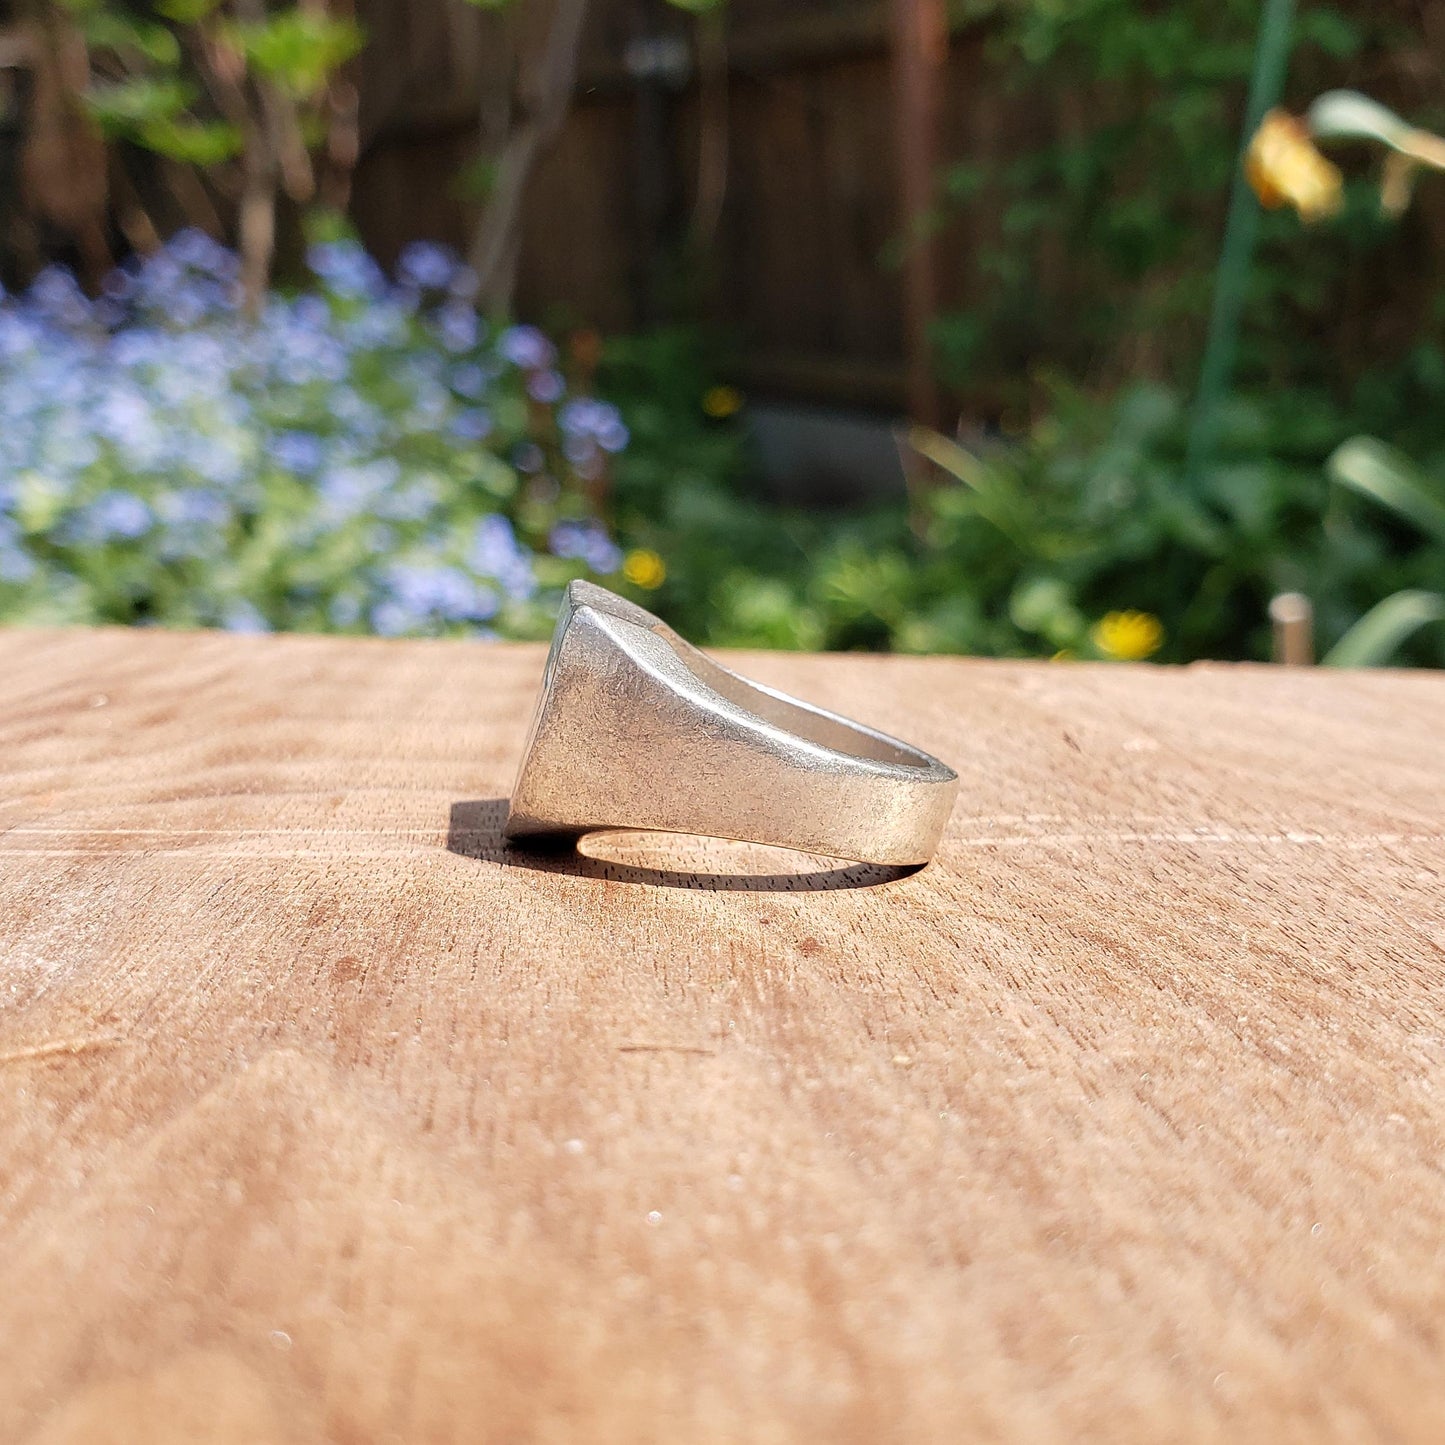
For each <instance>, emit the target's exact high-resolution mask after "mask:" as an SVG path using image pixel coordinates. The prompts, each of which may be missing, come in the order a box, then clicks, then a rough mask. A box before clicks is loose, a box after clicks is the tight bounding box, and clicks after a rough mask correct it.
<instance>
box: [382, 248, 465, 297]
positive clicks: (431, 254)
mask: <svg viewBox="0 0 1445 1445" xmlns="http://www.w3.org/2000/svg"><path fill="white" fill-rule="evenodd" d="M457 264H458V263H457V258H456V253H455V252H454V251H452V250H451V249H450V248H449V247H447V246H440V245H438V244H437V243H436V242H435V241H412V242H411V243H410V244H409V245H407V246H406V247H404V248H403V250H402V253H401V255H400V257H398V259H397V263H396V274H397V275H398V277H400V278H401V280H402V282H403V283H404V284H405V285H408V286H416V287H419V288H420V289H421V290H424V291H427V290H435V291H442V290H445V289H446V287H447V286H448V285H449V284H450V283H451V281H452V278H453V277H454V276H455V275H456V272H457Z"/></svg>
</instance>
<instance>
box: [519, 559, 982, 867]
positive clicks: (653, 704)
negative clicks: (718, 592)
mask: <svg viewBox="0 0 1445 1445" xmlns="http://www.w3.org/2000/svg"><path fill="white" fill-rule="evenodd" d="M957 791H958V775H957V774H956V773H955V772H954V771H953V769H952V768H950V767H947V766H946V765H945V764H943V763H941V762H939V760H938V759H937V758H934V757H930V756H929V754H927V753H925V752H922V751H920V750H919V749H918V748H914V747H910V746H909V745H908V744H907V743H902V742H899V741H898V740H897V739H896V738H891V737H888V736H887V735H886V734H884V733H880V732H875V731H874V730H873V729H872V728H867V727H864V726H862V725H861V724H860V723H855V722H852V721H850V720H849V719H847V718H844V717H839V716H838V715H837V714H835V713H830V712H825V711H824V710H823V709H822V708H816V707H812V706H811V705H809V704H808V703H805V702H799V701H797V700H795V699H793V698H790V697H787V696H786V695H784V694H783V693H780V692H774V691H773V689H772V688H768V687H762V686H760V685H759V684H757V683H753V682H749V681H747V680H746V679H745V678H742V677H739V676H738V675H737V674H736V673H733V672H729V671H728V669H727V668H725V667H721V666H719V665H718V664H717V663H715V662H713V661H712V660H711V659H710V658H708V657H706V656H704V655H703V653H701V652H699V651H698V649H697V648H695V647H693V646H692V645H691V644H690V643H687V642H685V641H683V639H682V638H681V637H679V636H678V635H677V633H675V632H674V631H673V630H672V629H671V628H670V627H668V626H667V625H666V623H664V622H662V621H660V620H659V619H658V618H656V617H654V616H653V615H652V613H650V612H648V611H646V610H644V609H643V608H641V607H638V606H636V605H635V604H634V603H631V602H628V601H625V600H624V599H623V598H621V597H618V596H616V595H615V594H613V593H611V592H608V591H607V590H606V589H605V588H602V587H598V586H595V585H594V584H592V583H590V582H581V581H578V582H573V583H572V584H571V585H570V586H569V587H568V589H567V595H566V597H565V599H564V600H563V603H562V611H561V615H560V616H559V617H558V619H557V629H556V631H555V632H554V633H553V636H552V650H551V652H550V653H549V655H548V657H547V667H546V671H545V673H544V675H543V679H542V691H541V695H540V696H539V698H538V700H537V707H536V711H535V713H534V715H533V718H532V725H531V729H530V732H529V734H528V737H527V743H526V747H525V749H524V752H523V757H522V765H521V769H520V771H519V773H518V775H517V784H516V787H515V788H514V789H513V791H512V800H511V807H510V809H509V811H508V814H507V825H506V834H507V837H509V838H513V839H524V838H547V837H553V838H574V839H575V838H577V837H580V836H581V835H582V834H583V833H589V832H594V831H596V830H599V829H619V828H626V829H644V830H647V831H659V832H669V833H696V834H703V835H705V836H708V837H713V838H733V839H739V840H742V841H744V842H749V843H765V844H769V845H772V846H775V847H782V848H795V849H799V850H801V851H803V852H807V853H820V854H825V855H827V856H829V857H833V858H846V859H850V860H854V861H857V862H861V863H880V864H888V865H895V866H912V865H918V864H922V863H927V862H928V860H929V859H930V858H932V857H933V854H934V851H935V849H936V848H937V847H938V840H939V838H940V837H941V836H942V833H943V828H944V825H945V824H946V823H947V821H948V815H949V812H950V811H951V809H952V807H953V799H954V795H955V794H956V793H957Z"/></svg>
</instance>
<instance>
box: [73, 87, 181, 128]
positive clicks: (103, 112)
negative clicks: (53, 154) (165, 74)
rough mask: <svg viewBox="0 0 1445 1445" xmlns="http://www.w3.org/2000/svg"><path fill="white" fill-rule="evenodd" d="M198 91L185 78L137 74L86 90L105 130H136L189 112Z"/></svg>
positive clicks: (94, 112) (94, 114)
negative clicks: (162, 77)
mask: <svg viewBox="0 0 1445 1445" xmlns="http://www.w3.org/2000/svg"><path fill="white" fill-rule="evenodd" d="M194 99H195V92H194V91H193V90H192V89H191V87H190V86H189V85H187V84H186V83H185V81H183V80H177V79H173V78H166V79H158V78H155V77H152V76H136V77H135V78H134V79H132V80H121V81H117V82H115V83H114V84H113V85H97V86H95V87H93V88H92V89H91V90H89V91H87V92H86V95H85V104H86V108H87V109H88V110H89V111H90V113H91V114H92V115H93V116H94V117H95V119H96V121H97V123H98V124H99V125H100V126H101V128H102V129H104V130H110V131H116V132H120V133H122V134H134V133H135V132H136V131H137V130H139V129H140V128H142V127H144V126H147V125H154V124H156V123H158V122H163V121H168V120H174V119H175V118H176V117H178V116H180V115H183V114H184V113H185V110H186V107H187V106H189V105H190V103H191V102H192V100H194Z"/></svg>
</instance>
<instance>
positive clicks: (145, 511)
mask: <svg viewBox="0 0 1445 1445" xmlns="http://www.w3.org/2000/svg"><path fill="white" fill-rule="evenodd" d="M154 520H155V519H154V517H153V516H152V514H151V509H150V508H149V507H148V506H146V504H145V503H144V502H143V501H141V499H140V498H139V497H138V496H136V495H135V493H134V492H107V493H105V495H104V496H102V497H98V498H97V499H96V500H95V501H93V502H92V503H91V504H90V505H89V506H88V507H87V508H86V509H85V511H84V512H83V513H82V516H81V523H80V525H81V532H82V534H83V535H84V536H85V537H86V539H87V540H89V541H95V542H115V541H120V542H133V541H134V540H135V539H136V538H137V537H141V536H144V535H145V533H147V532H148V531H150V529H151V524H152V522H153V521H154Z"/></svg>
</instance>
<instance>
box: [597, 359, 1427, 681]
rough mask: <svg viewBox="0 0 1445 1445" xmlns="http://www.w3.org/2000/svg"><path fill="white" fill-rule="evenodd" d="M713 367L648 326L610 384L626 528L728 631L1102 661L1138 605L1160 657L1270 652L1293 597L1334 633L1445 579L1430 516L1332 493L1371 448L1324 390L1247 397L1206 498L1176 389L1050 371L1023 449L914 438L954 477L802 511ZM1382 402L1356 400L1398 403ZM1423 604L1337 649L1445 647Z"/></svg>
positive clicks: (689, 601) (708, 632)
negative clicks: (1159, 639)
mask: <svg viewBox="0 0 1445 1445" xmlns="http://www.w3.org/2000/svg"><path fill="white" fill-rule="evenodd" d="M709 361H710V358H709V355H708V352H707V349H706V348H705V347H704V346H703V345H702V344H701V343H700V342H699V341H698V339H697V338H696V337H695V336H691V335H689V334H687V333H668V334H663V335H659V336H653V337H650V338H633V339H628V340H625V341H618V342H614V343H612V344H611V346H610V347H609V351H608V361H607V364H606V365H605V367H604V369H603V372H602V375H601V381H602V383H603V384H604V386H605V388H606V391H607V394H608V395H609V396H611V397H613V398H614V399H616V400H617V401H618V402H619V403H620V404H621V406H622V408H623V412H624V415H625V417H626V419H627V422H628V425H629V428H630V430H631V432H632V437H633V442H632V445H631V447H630V448H629V449H628V451H627V453H626V454H625V455H624V456H623V457H621V458H619V461H618V466H617V473H616V494H615V497H614V507H615V513H616V519H617V531H618V536H619V540H620V541H621V542H622V543H623V544H624V546H633V547H647V548H649V549H651V550H653V551H656V552H657V553H659V554H660V555H661V557H662V558H663V559H664V561H665V562H666V565H667V579H666V581H665V582H664V583H663V585H662V586H661V587H660V588H659V589H657V591H656V592H655V593H653V594H652V595H651V599H650V601H649V605H651V606H654V607H656V608H657V610H659V611H660V612H661V613H662V615H663V616H665V617H666V618H667V619H668V620H669V621H670V622H672V623H673V625H674V626H676V627H678V628H679V629H680V630H682V631H684V632H685V633H686V635H688V636H691V637H696V638H698V639H699V640H702V641H705V642H708V643H710V644H713V645H717V646H764V647H795V648H819V647H826V648H885V649H895V650H901V651H915V652H967V653H976V654H983V655H992V656H1025V657H1027V656H1033V657H1037V656H1052V655H1054V654H1055V653H1060V652H1062V653H1065V654H1069V655H1074V656H1080V657H1094V656H1100V655H1102V654H1103V653H1104V651H1105V649H1103V648H1102V647H1101V645H1100V641H1099V636H1098V627H1099V623H1100V621H1101V620H1102V619H1103V618H1104V617H1106V616H1107V615H1108V614H1111V613H1115V612H1119V611H1131V610H1138V611H1141V612H1144V613H1147V614H1151V615H1152V616H1154V617H1157V618H1158V619H1159V622H1160V623H1161V624H1162V628H1163V643H1162V647H1161V648H1160V650H1159V652H1158V654H1157V655H1158V657H1159V658H1160V659H1161V660H1165V661H1176V662H1182V661H1190V660H1193V659H1195V658H1199V657H1216V658H1255V659H1260V660H1263V659H1265V658H1267V657H1268V656H1269V648H1270V629H1269V624H1268V608H1269V601H1270V599H1271V598H1272V597H1273V596H1275V595H1277V594H1278V593H1280V592H1282V591H1292V590H1300V591H1304V592H1306V593H1307V594H1308V595H1309V596H1310V597H1311V598H1312V599H1313V600H1314V603H1315V610H1316V619H1317V625H1318V631H1319V637H1320V641H1321V644H1322V646H1323V647H1325V648H1328V647H1329V646H1330V645H1331V644H1333V643H1335V642H1337V641H1339V640H1340V639H1342V638H1348V636H1349V634H1350V629H1351V627H1352V626H1353V625H1354V624H1355V623H1356V622H1357V621H1358V620H1359V619H1360V618H1361V617H1362V616H1363V615H1364V614H1366V613H1368V612H1369V611H1370V609H1371V608H1372V607H1373V606H1374V604H1375V603H1376V602H1377V601H1378V599H1380V598H1381V597H1386V596H1391V595H1392V594H1394V593H1397V592H1404V593H1410V594H1417V595H1418V594H1424V593H1430V592H1434V591H1439V590H1440V583H1441V579H1442V578H1445V546H1440V545H1433V546H1429V547H1425V548H1421V547H1420V546H1419V536H1418V534H1417V532H1416V531H1415V528H1414V526H1413V525H1409V526H1403V525H1401V523H1404V522H1409V521H1412V520H1413V519H1412V514H1411V513H1409V512H1408V511H1406V510H1403V509H1398V508H1397V509H1396V511H1395V513H1394V514H1389V513H1387V512H1385V511H1384V510H1383V509H1382V508H1381V507H1380V506H1378V505H1376V502H1377V500H1378V496H1377V495H1375V494H1372V499H1371V501H1369V502H1365V501H1360V500H1357V497H1358V493H1359V491H1360V490H1361V489H1360V488H1359V487H1354V488H1350V487H1347V486H1346V485H1343V484H1341V485H1335V486H1331V484H1330V480H1329V476H1330V475H1334V476H1336V477H1337V479H1340V480H1342V475H1341V474H1342V469H1348V470H1354V468H1353V467H1352V465H1351V461H1352V458H1353V459H1354V460H1355V461H1358V459H1359V458H1360V456H1362V455H1363V454H1364V452H1365V449H1366V444H1364V443H1360V442H1349V443H1348V445H1345V444H1346V443H1347V442H1348V434H1347V432H1346V430H1345V428H1346V426H1347V421H1346V420H1345V419H1343V418H1342V417H1341V414H1340V412H1339V409H1338V408H1337V407H1336V406H1335V405H1334V404H1333V402H1332V400H1331V398H1330V397H1329V396H1328V395H1327V394H1324V393H1288V392H1286V393H1284V394H1282V395H1279V396H1274V395H1271V394H1269V393H1257V394H1254V395H1250V396H1243V397H1236V398H1234V399H1233V400H1232V401H1231V402H1230V403H1229V404H1228V405H1227V406H1226V407H1225V408H1224V411H1223V414H1222V416H1221V418H1220V436H1219V445H1218V450H1217V453H1216V460H1215V463H1214V465H1213V466H1212V467H1211V468H1210V469H1209V470H1208V472H1207V473H1206V474H1205V476H1204V477H1203V479H1202V482H1201V487H1200V490H1199V492H1198V494H1193V493H1190V492H1188V491H1186V490H1185V488H1184V487H1183V486H1182V484H1181V477H1182V472H1183V454H1184V438H1185V426H1186V400H1185V398H1184V397H1183V396H1182V395H1181V394H1180V393H1179V392H1177V391H1174V390H1171V389H1169V388H1166V387H1162V386H1159V385H1154V384H1140V385H1137V386H1133V387H1130V388H1127V389H1125V390H1124V391H1123V392H1121V393H1120V395H1119V396H1118V397H1117V398H1116V399H1115V400H1113V401H1107V402H1101V401H1100V400H1099V399H1098V398H1097V397H1094V396H1089V395H1085V394H1083V393H1080V392H1078V391H1077V390H1075V389H1073V388H1070V387H1068V386H1065V385H1062V384H1060V383H1057V382H1055V383H1052V384H1051V385H1050V387H1049V390H1048V393H1047V402H1048V405H1047V407H1046V409H1045V411H1046V416H1045V419H1043V420H1041V421H1039V422H1037V423H1036V424H1034V425H1033V426H1032V427H1031V428H1029V429H1028V430H1027V431H1026V432H1025V433H1024V434H1022V435H1020V436H1017V437H1014V438H1011V439H1009V440H1008V441H1007V442H1004V441H1002V440H996V441H993V442H989V443H984V444H981V445H979V446H976V447H968V448H965V447H963V446H960V445H958V444H957V443H954V442H952V441H950V440H948V439H946V438H943V437H940V436H937V435H934V434H930V433H918V434H916V435H915V437H914V438H913V440H914V443H915V445H916V446H917V447H918V448H919V450H920V451H921V452H922V453H923V454H924V455H926V456H927V457H928V458H929V459H930V460H931V461H933V462H934V463H935V464H936V465H937V466H938V468H939V473H938V476H939V484H938V485H937V486H936V488H935V489H934V490H932V491H931V492H929V493H928V494H927V495H926V496H925V497H923V498H922V499H921V500H920V502H919V503H918V504H917V505H915V507H914V508H913V515H912V517H911V518H910V516H909V512H908V509H907V508H906V507H905V505H904V503H903V501H902V499H900V500H899V501H898V502H897V503H896V504H893V505H884V506H878V507H875V508H872V509H869V510H866V511H863V512H848V513H818V512H812V513H803V512H798V511H794V510H790V509H787V508H780V507H778V506H776V505H774V504H771V503H770V502H768V501H767V500H766V499H765V498H764V497H762V496H760V495H759V494H757V493H756V492H755V491H752V490H751V489H750V488H749V487H748V485H747V480H746V479H747V478H748V477H749V476H750V475H751V474H752V467H751V462H750V458H749V456H748V453H747V449H746V445H745V442H744V440H743V435H742V432H741V430H740V429H739V428H738V427H737V426H736V425H734V424H733V423H732V422H717V421H711V420H709V419H708V417H707V416H706V414H705V412H704V408H703V405H702V401H703V398H704V396H706V395H707V393H708V388H709V381H710V376H711V373H710V370H709ZM1430 370H1431V368H1430V367H1429V366H1428V365H1425V364H1424V363H1423V362H1422V359H1421V358H1418V357H1417V358H1414V359H1413V361H1412V364H1411V365H1408V366H1405V367H1402V368H1400V369H1399V371H1398V372H1397V373H1396V374H1395V375H1394V377H1393V378H1392V379H1391V382H1390V385H1389V386H1385V385H1384V381H1385V378H1383V377H1382V378H1381V379H1380V380H1381V386H1380V389H1379V395H1381V396H1384V395H1389V396H1390V397H1392V398H1394V403H1393V404H1394V405H1395V406H1401V405H1403V406H1404V407H1405V409H1406V410H1409V409H1410V408H1411V407H1412V405H1413V404H1412V403H1411V402H1410V401H1409V398H1410V396H1411V395H1412V392H1414V388H1415V387H1417V386H1418V385H1419V378H1420V376H1421V374H1425V375H1428V374H1429V373H1430ZM1411 378H1414V380H1413V381H1412V380H1411ZM1414 394H1415V395H1416V396H1418V395H1420V394H1421V393H1420V392H1414ZM1402 397H1404V398H1405V400H1404V401H1403V402H1402V401H1401V398H1402ZM1369 400H1370V398H1369V395H1368V394H1367V395H1366V397H1365V398H1364V400H1363V401H1361V402H1360V403H1359V404H1358V406H1357V408H1356V414H1360V413H1361V412H1363V413H1366V414H1372V415H1376V416H1379V417H1381V419H1384V414H1383V413H1382V412H1379V411H1376V410H1375V409H1374V408H1373V407H1371V405H1370V404H1369ZM1332 453H1334V454H1335V462H1334V463H1333V464H1332V467H1331V472H1330V473H1329V474H1328V475H1327V472H1326V465H1325V464H1326V460H1327V459H1328V458H1330V456H1331V454H1332ZM1416 484H1417V485H1421V486H1424V485H1433V483H1427V482H1425V481H1422V480H1420V479H1418V478H1417V479H1416ZM1379 490H1380V489H1379V488H1378V487H1377V488H1376V489H1375V493H1376V494H1377V493H1378V491H1379ZM1442 495H1445V493H1442ZM1416 515H1418V512H1417V513H1416ZM1397 516H1398V518H1399V522H1397V521H1396V517H1397ZM1427 610H1428V609H1426V608H1425V606H1424V604H1423V603H1421V602H1419V601H1418V600H1417V601H1416V602H1415V603H1413V604H1412V605H1411V606H1408V607H1407V606H1406V605H1405V604H1397V605H1396V606H1395V607H1394V608H1393V609H1390V610H1387V611H1386V612H1385V613H1384V614H1383V617H1382V618H1376V619H1375V620H1373V621H1371V622H1370V624H1369V627H1368V628H1366V630H1365V632H1364V633H1363V634H1361V635H1359V636H1356V637H1355V638H1354V640H1352V641H1347V642H1342V643H1341V648H1342V649H1343V650H1342V651H1338V652H1337V653H1336V654H1334V655H1332V657H1331V660H1332V661H1353V662H1355V663H1361V662H1367V661H1377V660H1380V659H1382V658H1384V657H1390V656H1393V657H1395V658H1396V659H1397V660H1402V661H1413V662H1420V663H1431V664H1437V665H1438V664H1441V663H1445V628H1439V627H1435V628H1428V627H1425V626H1424V625H1423V623H1424V621H1425V620H1426V617H1425V613H1426V611H1427ZM1413 619H1418V620H1417V621H1412V625H1411V626H1409V627H1407V626H1405V622H1406V621H1407V620H1413ZM1367 644H1368V645H1367ZM1382 649H1383V650H1382Z"/></svg>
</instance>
